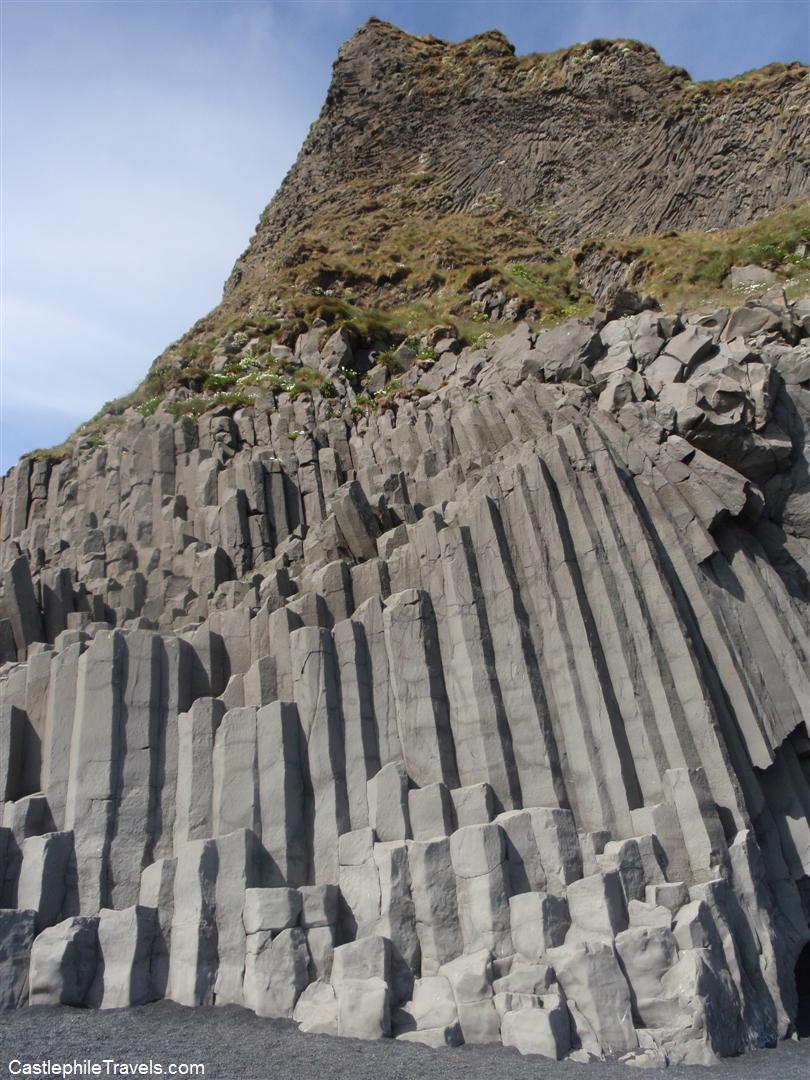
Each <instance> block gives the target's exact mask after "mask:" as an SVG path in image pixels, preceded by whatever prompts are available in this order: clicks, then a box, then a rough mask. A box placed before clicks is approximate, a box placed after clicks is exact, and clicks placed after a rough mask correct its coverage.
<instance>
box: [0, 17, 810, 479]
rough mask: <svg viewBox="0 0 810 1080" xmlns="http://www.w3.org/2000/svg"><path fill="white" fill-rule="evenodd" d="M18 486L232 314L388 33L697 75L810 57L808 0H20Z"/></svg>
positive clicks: (13, 214) (7, 388)
mask: <svg viewBox="0 0 810 1080" xmlns="http://www.w3.org/2000/svg"><path fill="white" fill-rule="evenodd" d="M1 10H2V125H3V133H2V241H1V242H0V256H1V257H2V282H0V290H1V292H2V354H1V356H2V369H1V371H0V377H1V378H2V400H1V401H0V470H1V471H3V472H5V471H6V470H7V469H8V468H9V467H10V466H11V465H12V464H13V463H14V461H15V460H16V459H17V457H18V456H19V455H20V454H21V453H23V452H25V451H27V450H31V449H34V448H35V447H38V446H48V445H52V444H54V443H57V442H60V441H61V440H62V439H63V438H64V437H65V436H66V435H68V434H69V433H70V431H72V430H73V428H75V427H76V425H77V424H79V423H80V422H81V421H82V420H85V419H87V418H88V417H89V416H91V415H92V414H93V413H95V412H96V411H97V409H98V408H99V407H100V406H101V404H102V403H103V402H105V401H107V400H109V399H110V398H113V397H115V396H117V395H119V394H122V393H126V392H127V391H129V390H131V389H132V388H133V387H134V386H135V385H136V383H137V382H138V381H139V380H140V378H141V377H142V376H143V374H144V373H145V372H146V369H147V368H148V366H149V364H150V363H151V361H152V360H153V358H154V357H155V356H157V355H158V354H159V353H160V352H161V351H162V349H163V348H164V347H165V346H166V345H167V344H168V343H169V342H170V341H173V340H174V339H176V338H177V337H179V336H180V335H181V334H182V333H183V332H184V331H185V330H186V329H187V328H188V327H189V326H190V325H191V323H193V322H194V321H195V319H197V318H198V317H199V316H200V315H202V314H204V313H205V312H206V311H208V310H210V308H212V307H213V306H214V305H215V304H216V303H217V302H218V300H219V298H220V295H221V289H222V283H223V282H224V280H225V278H226V277H227V275H228V273H229V272H230V268H231V266H232V264H233V262H234V259H235V258H236V256H237V255H238V254H239V253H240V252H241V251H242V250H243V248H244V247H245V246H246V243H247V240H248V238H249V236H250V234H251V233H252V231H253V228H254V226H255V223H256V221H257V219H258V216H259V213H260V212H261V210H262V208H263V207H264V205H265V204H266V203H267V202H268V201H269V200H270V198H271V196H272V194H273V192H274V190H275V189H276V187H277V186H278V184H279V183H280V181H281V179H282V177H283V176H284V174H285V172H286V171H287V169H288V168H289V167H290V165H291V164H292V162H293V161H294V159H295V156H296V153H297V151H298V148H299V146H300V144H301V142H302V140H303V138H304V136H305V134H306V131H307V128H308V127H309V124H310V123H311V121H312V120H313V119H314V118H315V117H316V116H317V114H318V112H319V110H320V107H321V103H322V101H323V97H324V94H325V92H326V89H327V86H328V84H329V77H330V68H331V63H332V61H333V59H334V57H335V54H336V52H337V49H338V47H339V45H340V43H341V42H342V41H344V40H345V39H346V38H347V37H349V36H350V35H351V34H352V33H353V32H354V31H355V29H356V28H357V27H358V26H359V25H360V24H361V23H363V22H364V21H365V20H366V19H367V18H368V17H369V16H371V15H376V16H378V17H379V18H384V19H388V20H390V21H391V22H394V23H396V24H397V25H399V26H401V27H403V29H406V30H409V31H411V32H414V33H421V34H425V33H431V34H435V35H436V36H438V37H444V38H448V39H450V40H461V39H463V38H465V37H469V36H471V35H472V34H475V33H478V32H480V31H481V30H485V29H491V28H492V27H494V26H497V27H498V28H499V29H501V30H503V32H504V33H505V34H506V35H507V37H509V39H510V40H511V41H512V42H513V43H514V44H515V46H516V48H517V50H518V52H521V53H525V52H544V51H548V50H552V49H556V48H559V47H561V46H564V45H569V44H571V43H573V42H576V41H586V40H589V39H590V38H594V37H634V38H640V39H641V40H644V41H647V42H649V43H650V44H652V45H654V46H655V47H656V48H657V49H658V51H659V52H660V53H661V55H662V56H663V58H664V59H665V60H666V61H667V62H668V63H671V64H680V65H682V66H684V67H686V68H688V70H689V71H690V72H691V74H692V76H693V78H696V79H700V78H719V77H722V76H726V75H732V74H736V73H738V72H740V71H745V70H747V69H749V68H752V67H759V66H761V65H762V64H765V63H769V62H770V61H773V60H793V59H799V60H803V61H805V62H807V61H808V59H810V56H809V55H808V54H810V7H809V6H808V5H807V3H806V0H772V2H771V0H756V2H742V0H640V2H636V0H581V2H577V0H566V2H557V0H549V2H544V0H516V2H511V0H501V2H500V3H498V2H497V0H483V2H481V3H477V2H475V0H445V2H439V0H429V2H419V0H398V2H397V0H391V2H384V0H383V2H377V3H369V2H365V0H291V2H277V0H253V2H242V0H234V2H221V0H156V2H151V0H132V2H129V0H121V2H118V0H97V2H86V0H58V2H56V0H41V2H38V0H24V2H22V0H1Z"/></svg>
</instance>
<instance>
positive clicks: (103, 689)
mask: <svg viewBox="0 0 810 1080" xmlns="http://www.w3.org/2000/svg"><path fill="white" fill-rule="evenodd" d="M369 34H373V35H384V36H385V39H386V40H388V37H391V38H392V40H400V38H401V36H398V37H395V32H393V31H392V30H391V29H390V28H385V27H381V26H380V25H379V24H373V25H372V26H371V27H370V28H367V29H366V30H365V31H363V32H361V34H360V35H359V37H358V38H357V39H355V40H354V41H353V42H352V43H350V44H349V45H348V46H347V47H346V49H345V51H344V53H343V54H342V57H341V60H340V62H339V64H338V68H337V73H336V78H335V85H334V86H333V90H332V92H331V95H330V101H329V103H328V105H327V109H331V108H336V107H337V104H336V102H337V101H338V99H339V98H340V95H341V94H343V95H344V96H345V95H350V94H351V93H352V92H353V91H352V87H354V86H355V85H356V84H358V85H361V86H365V85H366V84H365V83H364V82H363V80H364V79H365V80H366V81H367V82H369V83H373V82H374V80H375V79H377V78H383V77H385V78H389V77H391V75H390V71H389V67H388V66H385V65H383V69H382V70H383V73H384V74H382V73H380V74H378V72H377V67H376V66H373V65H372V66H371V67H369V66H368V65H365V64H364V63H363V60H362V49H361V48H360V45H362V43H363V42H364V41H365V40H366V37H365V35H369ZM409 40H410V39H409ZM469 44H470V43H468V45H469ZM412 47H413V50H414V52H415V54H417V55H420V56H421V55H422V52H423V51H426V52H427V53H430V54H431V55H433V53H434V52H435V53H436V54H437V55H438V56H439V57H440V58H441V56H443V55H445V52H443V51H441V50H445V51H446V50H447V49H449V48H450V47H449V46H443V45H441V46H440V45H438V44H436V43H431V42H416V43H414V44H413V46H412ZM457 48H460V47H457ZM476 48H477V52H476V53H475V55H477V56H479V57H484V58H485V60H486V63H490V62H491V64H492V65H494V67H495V69H497V70H500V68H499V65H505V64H507V62H508V61H509V60H510V59H511V57H510V54H509V51H508V49H507V47H506V45H505V44H504V42H503V40H502V39H501V38H500V37H498V36H496V35H490V36H487V37H485V38H483V39H477V46H476ZM603 51H604V50H603ZM640 55H641V60H640V61H639V62H644V63H654V64H655V65H658V61H657V60H655V61H654V60H652V59H651V58H650V56H649V54H648V53H647V52H642V53H641V54H640ZM481 62H482V63H484V62H485V61H484V60H482V61H481ZM622 62H623V61H622ZM656 70H658V68H657V67H656ZM348 74H351V75H352V77H351V78H348ZM660 77H661V78H662V79H672V78H675V76H674V75H673V74H672V73H668V72H666V71H665V70H664V69H662V70H661V75H660ZM403 85H404V87H405V89H404V91H403V93H404V94H405V96H406V97H407V93H408V92H409V91H408V89H407V87H408V83H407V80H405V81H404V84H403ZM358 93H359V91H358ZM741 107H748V106H743V105H741ZM347 115H349V114H347ZM322 124H323V120H322V121H321V122H320V123H319V127H320V126H321V125H322ZM341 145H343V143H341ZM313 152H314V151H313ZM787 176H788V173H787V172H786V173H785V177H787ZM785 183H789V181H788V180H787V179H786V180H785ZM751 184H752V186H751V192H752V194H751V195H750V203H746V199H745V198H741V200H740V202H739V203H738V204H736V207H737V209H736V210H735V211H734V212H739V213H741V214H746V213H748V212H749V211H750V212H753V208H754V206H755V205H758V204H757V203H756V200H757V199H760V200H765V201H766V202H767V200H769V199H771V198H772V192H770V191H769V190H768V189H767V188H766V186H762V188H761V190H757V188H756V183H755V181H754V180H752V181H751ZM289 190H290V187H289V184H288V187H287V189H286V192H287V193H286V194H284V198H287V197H289ZM594 197H596V196H594ZM746 198H747V197H746ZM746 206H748V207H749V209H748V210H746V209H745V207H746ZM740 207H742V209H740ZM575 212H578V211H574V210H572V211H571V213H572V214H573V213H575ZM662 212H663V211H662ZM717 212H718V213H720V214H722V213H725V212H726V211H724V210H722V208H721V209H718V210H717ZM728 212H729V213H731V212H732V211H731V210H729V211H728ZM572 220H573V219H572ZM252 250H253V251H254V252H255V251H257V250H258V247H257V245H254V248H253V249H252ZM243 265H247V264H243ZM234 287H236V286H234ZM620 300H621V303H618V302H617V303H614V306H613V309H612V310H611V311H609V312H607V313H606V314H604V315H602V316H601V317H598V318H596V319H591V320H570V321H568V322H565V323H563V324H561V325H559V326H557V327H555V328H553V329H549V330H546V331H543V332H541V333H535V332H533V331H532V330H531V329H530V327H529V326H528V325H526V324H519V325H518V326H517V327H516V328H515V329H514V330H513V331H512V332H511V333H509V334H508V335H506V336H504V337H501V338H499V339H498V340H497V341H493V340H488V339H487V340H483V341H481V342H479V343H477V347H470V346H466V347H465V346H463V343H462V342H461V341H460V340H459V339H458V338H456V337H454V336H453V335H452V334H451V333H450V331H449V330H448V328H447V327H437V328H436V329H435V330H434V331H432V332H431V333H430V334H429V335H425V336H424V337H423V338H422V340H420V341H418V342H411V343H405V344H403V345H402V346H401V347H400V348H398V349H397V350H396V352H394V353H392V354H390V355H386V356H385V357H384V358H378V357H375V355H374V354H373V352H372V353H371V354H369V353H368V351H367V350H366V351H362V350H359V349H356V347H355V346H353V345H352V343H351V341H349V340H348V339H347V338H346V336H345V335H344V334H342V332H341V331H336V332H335V333H333V334H331V336H326V337H324V334H323V332H322V331H323V328H322V327H318V326H315V327H313V328H312V329H311V330H309V331H308V332H307V333H304V334H301V335H300V336H299V338H298V340H297V342H296V345H295V350H294V351H293V350H290V349H285V348H284V347H282V346H278V345H276V346H274V347H273V349H274V351H273V352H272V354H271V357H270V358H268V361H267V362H268V363H269V362H270V360H272V364H273V365H276V366H277V365H279V364H282V365H284V370H286V371H287V372H288V376H289V380H290V381H289V382H286V383H285V382H284V381H283V379H281V377H280V376H279V375H278V372H277V370H276V369H275V368H274V371H273V374H272V375H266V376H263V375H262V365H263V364H264V363H265V361H264V360H263V359H262V358H261V357H260V356H258V355H257V352H256V343H255V342H254V341H250V340H247V338H246V335H243V336H239V335H233V334H230V335H226V336H224V337H223V339H222V341H221V342H220V343H219V346H218V347H219V348H220V349H221V351H222V354H223V357H224V358H225V359H226V360H227V365H230V366H231V367H232V368H233V370H234V371H239V372H245V373H247V374H250V375H251V377H252V378H254V377H255V378H257V379H258V381H257V384H256V385H258V386H259V387H262V389H261V391H260V393H259V396H258V397H257V399H256V400H255V402H254V404H253V405H251V406H250V407H235V406H234V405H221V406H219V407H217V408H214V409H209V410H208V411H206V412H204V413H203V414H202V415H199V416H198V415H195V414H187V415H181V416H178V415H175V414H173V413H172V412H171V411H170V410H169V408H168V406H166V405H165V404H163V405H160V406H158V407H157V408H156V411H154V414H153V415H150V416H148V417H144V416H142V415H139V414H138V413H137V412H136V411H134V410H129V411H127V412H125V413H124V414H123V416H122V417H121V418H120V424H119V426H118V428H116V429H111V430H110V431H109V432H108V433H107V436H106V444H105V445H103V446H92V445H88V444H86V443H85V444H79V445H78V446H77V447H76V448H75V450H74V451H73V453H72V454H71V455H70V456H68V457H65V458H64V459H63V460H61V461H54V460H52V459H48V458H35V457H26V458H23V459H22V461H21V462H20V463H19V464H18V465H17V466H16V467H15V468H14V469H12V470H11V472H10V473H9V474H8V476H7V477H5V478H4V479H3V482H2V489H0V565H2V567H3V574H2V619H0V660H2V661H3V666H2V668H0V801H2V802H3V804H4V810H3V819H2V821H3V824H2V827H0V905H1V906H2V909H0V1002H2V1003H3V1005H5V1006H9V1007H14V1006H19V1005H24V1004H26V1003H27V1002H30V1003H32V1004H46V1003H58V1002H62V1003H67V1004H73V1005H87V1006H92V1007H100V1008H113V1007H122V1006H129V1005H137V1004H140V1003H143V1002H146V1001H149V1000H153V999H155V998H159V997H169V998H172V999H173V1000H176V1001H178V1002H181V1003H183V1004H187V1005H195V1004H202V1003H210V1002H215V1003H223V1004H224V1003H237V1004H241V1005H245V1006H247V1007H248V1008H251V1009H253V1010H255V1011H256V1012H257V1013H259V1015H262V1016H277V1017H293V1018H294V1019H295V1020H296V1021H298V1022H299V1023H300V1025H301V1027H302V1028H303V1029H304V1030H307V1031H319V1032H328V1033H333V1034H338V1035H344V1036H356V1037H362V1038H371V1037H386V1036H394V1037H396V1038H400V1039H405V1040H415V1041H419V1042H424V1043H426V1044H428V1045H429V1046H433V1047H440V1046H453V1045H457V1044H459V1043H461V1042H463V1041H466V1042H497V1041H501V1042H503V1043H504V1044H505V1045H508V1046H516V1047H518V1048H519V1049H520V1050H521V1051H522V1052H525V1053H539V1054H544V1055H546V1056H549V1057H553V1058H564V1057H567V1056H571V1057H573V1058H575V1059H577V1060H588V1059H590V1058H592V1057H602V1056H612V1055H618V1056H622V1057H625V1058H626V1059H627V1060H632V1061H634V1062H636V1063H641V1064H645V1063H646V1064H655V1063H663V1062H666V1061H671V1062H679V1061H685V1062H704V1061H708V1060H711V1059H712V1058H713V1057H714V1056H716V1055H725V1054H734V1053H738V1052H740V1051H743V1050H745V1049H748V1048H751V1047H756V1046H764V1045H769V1044H772V1043H773V1042H774V1041H775V1040H776V1039H778V1038H781V1037H784V1036H786V1035H788V1034H789V1033H790V1032H791V1031H792V1029H793V1024H794V1021H795V1017H796V1015H797V1011H798V1008H799V998H798V993H797V986H796V984H795V981H794V969H795V965H796V962H797V960H798V958H799V956H800V954H801V952H802V949H803V948H806V943H807V942H808V940H810V922H809V919H810V738H808V729H807V722H806V718H807V716H808V710H809V709H810V664H809V663H808V657H810V621H809V620H808V600H809V599H810V586H808V581H807V574H808V572H810V502H808V499H809V498H810V496H809V495H808V492H809V491H810V484H809V483H808V480H807V477H808V461H810V436H808V435H807V418H808V416H810V351H808V346H807V334H808V328H810V302H808V300H807V299H804V300H798V301H794V302H791V303H788V302H787V300H786V298H785V294H784V292H783V291H782V289H781V288H779V287H776V288H771V289H770V290H768V291H764V290H762V289H760V290H759V291H758V293H757V298H756V299H752V300H749V301H748V302H747V303H746V304H744V305H742V306H737V307H735V308H733V309H732V310H729V309H719V308H718V309H713V310H711V311H707V310H703V311H700V312H694V313H692V314H684V315H682V316H678V315H668V314H665V313H663V312H661V311H660V310H657V309H655V307H654V306H651V305H649V304H648V305H646V306H644V305H643V304H641V303H639V302H638V300H637V298H633V297H628V296H627V295H624V296H623V297H620ZM622 305H623V306H622ZM631 309H633V310H634V311H635V313H634V314H629V313H628V312H629V311H630V310H631ZM622 311H624V312H625V315H624V317H618V316H619V315H620V314H621V312H622ZM243 338H244V340H243ZM227 365H226V366H227ZM363 366H365V367H366V368H367V369H368V370H367V372H366V376H365V381H364V383H363V387H362V388H361V387H360V385H359V382H358V375H357V370H358V368H360V367H363ZM257 373H258V375H257ZM306 373H309V376H308V378H309V383H307V380H306V379H305V378H304V375H305V374H306ZM327 375H328V376H329V381H324V380H325V377H326V376H327ZM316 376H317V378H316ZM392 376H394V377H395V383H396V387H395V389H392ZM262 379H264V381H263V382H262ZM319 380H320V381H319ZM307 386H309V388H308V389H307V388H306V387H307ZM798 989H799V990H800V989H801V987H799V988H798Z"/></svg>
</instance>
